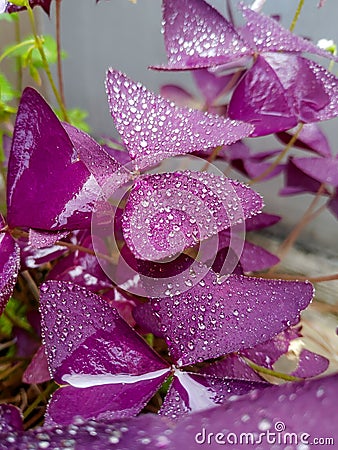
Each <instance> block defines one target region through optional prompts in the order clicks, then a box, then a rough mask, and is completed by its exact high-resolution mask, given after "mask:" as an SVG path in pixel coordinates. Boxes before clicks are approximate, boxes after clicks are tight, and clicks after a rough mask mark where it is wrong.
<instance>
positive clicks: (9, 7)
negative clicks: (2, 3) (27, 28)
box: [6, 0, 52, 15]
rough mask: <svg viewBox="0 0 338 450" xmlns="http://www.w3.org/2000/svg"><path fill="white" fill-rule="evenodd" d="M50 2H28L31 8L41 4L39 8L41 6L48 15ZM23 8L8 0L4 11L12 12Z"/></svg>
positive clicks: (49, 0)
mask: <svg viewBox="0 0 338 450" xmlns="http://www.w3.org/2000/svg"><path fill="white" fill-rule="evenodd" d="M51 3H52V0H29V4H30V6H31V7H32V8H34V6H41V8H43V10H44V11H45V12H46V13H47V14H48V15H49V13H50V5H51ZM24 9H26V8H25V7H24V6H16V5H13V4H12V3H10V2H9V3H8V5H7V10H6V11H7V12H9V13H13V12H17V11H23V10H24Z"/></svg>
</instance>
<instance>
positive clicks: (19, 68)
mask: <svg viewBox="0 0 338 450" xmlns="http://www.w3.org/2000/svg"><path fill="white" fill-rule="evenodd" d="M15 40H16V42H17V44H19V43H20V42H21V31H20V19H19V15H18V19H17V20H16V21H15ZM16 70H17V89H18V91H19V92H21V91H22V63H21V58H20V57H18V58H17V59H16Z"/></svg>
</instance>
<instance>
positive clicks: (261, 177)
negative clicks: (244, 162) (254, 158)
mask: <svg viewBox="0 0 338 450" xmlns="http://www.w3.org/2000/svg"><path fill="white" fill-rule="evenodd" d="M303 126H304V124H303V123H300V124H299V125H298V128H297V130H296V132H295V134H294V135H293V136H292V138H291V139H290V141H289V142H288V143H287V145H286V146H285V148H284V150H283V151H282V152H281V153H280V154H279V155H278V156H277V158H276V159H275V160H274V162H273V163H272V164H271V165H270V166H269V167H268V168H267V169H265V170H264V171H263V172H262V173H261V174H260V175H258V177H256V178H253V179H252V180H251V181H249V183H248V184H249V185H252V184H255V183H258V182H259V181H262V180H263V179H264V178H265V177H266V176H267V175H270V173H271V172H272V171H273V170H274V169H275V168H276V167H277V166H278V164H279V163H280V162H281V161H282V160H283V158H284V156H285V155H286V154H287V153H288V151H289V150H290V148H291V147H292V146H293V145H294V143H295V142H296V141H297V139H298V137H299V135H300V132H301V131H302V129H303Z"/></svg>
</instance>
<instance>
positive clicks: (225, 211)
mask: <svg viewBox="0 0 338 450" xmlns="http://www.w3.org/2000/svg"><path fill="white" fill-rule="evenodd" d="M261 208H262V200H261V198H260V196H259V195H258V194H256V193H255V192H254V191H253V190H251V189H250V188H249V187H247V186H245V185H242V184H240V183H238V182H236V181H233V180H229V179H226V178H224V177H219V176H216V175H214V174H209V173H202V172H200V173H199V172H190V171H185V172H175V173H165V174H156V175H147V176H143V177H139V178H138V179H137V180H136V182H135V185H134V188H133V190H132V191H131V194H130V196H129V199H128V202H127V205H126V208H125V212H124V217H123V233H124V237H125V240H126V242H127V244H128V246H129V248H130V249H131V250H132V252H133V253H134V254H135V255H136V256H137V257H139V258H141V259H149V260H157V259H161V258H165V257H168V256H172V255H174V254H176V253H179V252H182V251H183V250H184V249H185V248H187V247H189V246H191V245H194V244H196V243H197V242H198V241H200V240H203V239H206V238H208V237H210V236H213V235H215V234H216V233H217V232H218V231H220V230H222V229H225V228H229V227H230V226H232V225H235V224H236V223H237V224H238V223H241V222H243V220H245V219H246V218H248V217H251V216H252V215H255V214H256V213H258V212H259V211H260V209H261Z"/></svg>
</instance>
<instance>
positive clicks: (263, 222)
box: [245, 212, 281, 231]
mask: <svg viewBox="0 0 338 450" xmlns="http://www.w3.org/2000/svg"><path fill="white" fill-rule="evenodd" d="M280 220H281V217H280V216H276V215H275V214H268V213H265V212H262V213H261V214H257V215H256V216H253V217H250V218H249V219H246V221H245V229H246V231H254V230H260V229H262V228H266V227H271V226H272V225H275V224H276V223H278V222H279V221H280Z"/></svg>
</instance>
